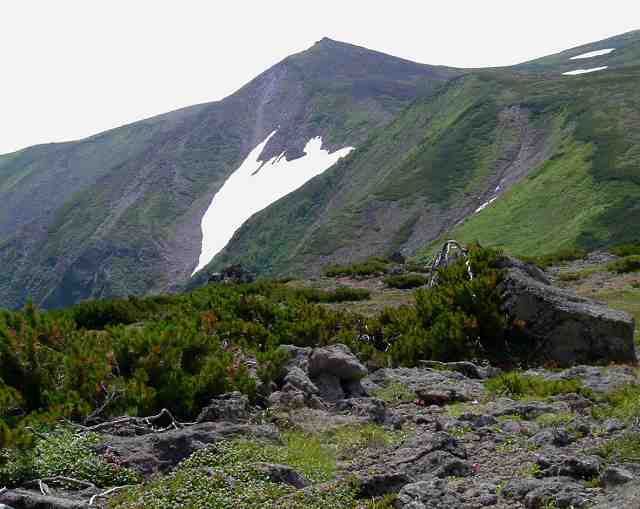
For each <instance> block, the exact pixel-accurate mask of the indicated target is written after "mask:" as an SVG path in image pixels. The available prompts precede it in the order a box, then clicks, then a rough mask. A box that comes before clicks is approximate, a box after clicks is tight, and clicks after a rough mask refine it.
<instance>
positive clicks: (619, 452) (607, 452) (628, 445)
mask: <svg viewBox="0 0 640 509" xmlns="http://www.w3.org/2000/svg"><path fill="white" fill-rule="evenodd" d="M592 452H593V454H597V455H598V456H600V457H602V458H603V459H604V460H605V461H607V462H628V461H631V462H634V463H635V462H640V433H637V432H628V433H625V434H624V435H622V436H621V437H618V438H614V439H613V440H608V441H607V442H604V443H603V444H602V445H600V446H599V447H597V448H595V449H593V450H592Z"/></svg>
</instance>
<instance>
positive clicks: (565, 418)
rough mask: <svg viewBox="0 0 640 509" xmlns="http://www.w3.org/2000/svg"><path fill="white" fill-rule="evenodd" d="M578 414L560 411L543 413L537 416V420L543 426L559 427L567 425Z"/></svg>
mask: <svg viewBox="0 0 640 509" xmlns="http://www.w3.org/2000/svg"><path fill="white" fill-rule="evenodd" d="M575 417H576V414H574V413H572V412H558V413H556V414H542V415H539V416H538V417H536V419H535V421H536V423H538V424H539V425H540V426H542V427H543V428H557V427H558V426H566V425H567V424H569V423H570V422H571V421H573V419H575Z"/></svg>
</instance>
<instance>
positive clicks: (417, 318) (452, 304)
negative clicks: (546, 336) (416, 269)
mask: <svg viewBox="0 0 640 509" xmlns="http://www.w3.org/2000/svg"><path fill="white" fill-rule="evenodd" d="M500 256H501V254H500V252H498V251H494V250H490V249H483V248H480V247H479V246H471V248H470V260H471V267H472V270H473V273H474V278H473V279H472V280H470V279H469V277H468V274H467V269H466V266H465V264H464V262H463V261H462V260H460V261H459V262H458V263H455V264H453V265H451V266H450V267H448V268H446V269H442V270H440V272H439V284H438V285H437V286H436V287H435V288H432V289H419V290H417V291H416V293H415V295H416V305H415V307H407V308H404V309H400V310H394V311H386V312H384V313H383V314H382V315H381V316H380V317H379V318H378V328H379V329H380V333H379V334H378V336H380V337H383V338H385V341H388V342H391V343H392V346H391V348H390V354H391V356H392V358H393V360H394V362H396V363H397V364H403V365H415V364H417V362H418V361H419V360H421V359H436V360H443V361H454V360H463V359H474V358H488V359H491V360H492V361H494V362H503V361H506V360H507V359H512V358H513V357H514V356H515V355H517V354H518V349H519V348H522V338H521V335H520V334H519V331H518V328H517V327H516V326H515V324H513V323H510V322H509V321H508V320H507V317H506V316H505V315H504V313H503V312H502V298H501V295H500V292H499V290H498V284H499V283H500V280H501V277H502V272H501V271H500V270H499V269H497V268H496V267H497V265H498V264H497V262H498V260H499V258H500ZM394 338H397V339H395V340H394Z"/></svg>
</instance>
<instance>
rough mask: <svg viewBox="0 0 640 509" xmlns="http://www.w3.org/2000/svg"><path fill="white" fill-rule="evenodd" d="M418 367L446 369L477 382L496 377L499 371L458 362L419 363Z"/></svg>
mask: <svg viewBox="0 0 640 509" xmlns="http://www.w3.org/2000/svg"><path fill="white" fill-rule="evenodd" d="M420 366H423V367H425V368H434V369H446V370H450V371H457V372H458V373H462V374H463V375H464V376H466V377H468V378H475V379H478V380H485V379H487V378H492V377H494V376H498V375H499V374H500V373H501V370H500V369H498V368H494V367H492V366H485V367H482V366H478V365H477V364H474V363H473V362H468V361H460V362H440V361H420Z"/></svg>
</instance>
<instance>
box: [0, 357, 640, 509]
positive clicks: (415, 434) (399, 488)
mask: <svg viewBox="0 0 640 509" xmlns="http://www.w3.org/2000/svg"><path fill="white" fill-rule="evenodd" d="M286 348H288V350H289V351H290V353H291V354H292V360H291V361H290V363H289V365H288V366H287V374H286V376H285V379H284V381H283V385H282V386H280V387H277V388H276V389H277V390H276V391H275V392H274V393H273V394H272V395H271V397H270V403H271V406H270V407H269V410H268V411H267V412H265V411H262V410H258V409H252V408H250V407H249V405H248V402H247V400H246V398H245V397H244V396H242V395H240V394H239V393H232V394H228V395H225V396H223V397H221V398H217V399H215V400H213V401H212V402H211V405H210V406H208V407H207V408H205V409H204V410H203V412H202V413H201V415H200V416H199V418H198V422H197V423H193V424H188V425H182V424H178V423H175V422H171V419H169V421H168V425H167V426H168V427H170V428H171V429H168V430H164V431H161V432H158V427H161V423H160V422H157V423H153V424H155V427H154V426H151V425H149V424H150V423H146V424H147V425H145V423H143V422H138V421H135V422H134V421H125V422H114V423H106V424H105V425H102V426H101V427H100V430H99V431H100V433H101V437H102V438H101V441H100V443H99V444H98V445H96V448H95V451H96V452H97V454H100V455H108V457H109V458H111V461H113V462H116V463H117V464H118V465H122V466H124V467H128V468H130V469H133V470H135V471H136V472H138V473H140V474H141V478H142V479H146V480H147V481H149V480H152V481H150V482H151V484H150V485H149V486H152V484H153V482H156V483H158V478H159V477H158V476H159V475H164V476H166V478H171V476H172V475H173V474H170V472H172V470H173V469H175V468H176V466H178V465H179V464H180V462H183V461H184V460H185V459H187V458H189V456H191V455H192V454H194V453H196V454H200V455H201V454H203V451H204V452H206V451H212V452H214V453H215V454H219V453H221V452H220V451H221V450H224V446H223V447H222V449H220V446H221V445H222V444H228V443H233V442H234V441H236V440H241V441H242V440H248V441H252V442H255V443H265V444H282V443H284V442H285V438H284V437H285V434H286V433H291V432H292V431H294V430H295V431H296V432H299V433H302V434H303V436H306V437H308V440H309V441H310V442H311V441H312V440H313V439H314V437H323V436H326V437H328V436H330V434H331V433H332V432H334V433H335V432H336V431H337V430H341V429H345V428H349V429H352V430H354V429H358V427H360V429H363V427H365V428H366V429H367V430H368V431H367V433H368V435H367V434H364V435H362V436H364V437H365V439H362V436H360V438H359V439H358V440H356V441H355V442H354V444H352V447H351V449H350V450H349V453H348V454H347V455H343V456H342V457H338V461H337V464H336V468H335V472H334V475H333V477H334V478H333V479H329V480H324V481H323V482H316V483H314V482H313V479H309V478H308V477H307V476H306V475H305V473H304V472H301V471H297V470H296V468H295V466H292V465H287V464H273V463H267V462H264V461H262V458H259V457H256V458H255V461H254V459H253V458H251V457H248V458H245V459H244V460H243V461H244V465H246V466H247V467H246V468H255V471H256V472H261V473H262V474H264V476H266V477H265V479H267V480H268V482H269V483H273V484H284V485H286V486H287V490H285V491H284V492H283V494H282V497H283V498H282V499H279V498H278V497H277V496H276V497H275V498H274V499H273V500H269V501H267V500H265V501H264V505H262V506H263V507H304V506H288V505H286V504H287V500H290V499H291V497H292V494H295V493H296V492H300V493H304V492H305V491H308V492H311V491H310V490H320V491H321V492H322V491H324V492H329V493H331V492H333V491H337V490H338V489H339V488H338V487H337V486H338V485H339V484H340V482H341V480H342V482H349V483H350V485H352V486H355V487H356V488H355V491H356V492H357V493H356V497H355V499H356V500H361V501H362V504H363V505H361V507H394V508H397V509H409V508H411V509H423V508H445V507H446V508H461V509H462V508H468V509H472V508H480V507H495V508H521V507H522V508H529V509H531V508H554V507H575V508H582V507H595V508H599V509H605V508H609V509H613V508H620V509H622V508H633V507H640V482H639V481H640V427H639V423H638V420H637V418H633V417H631V418H630V416H633V412H634V411H637V410H638V407H639V406H640V402H638V400H637V397H638V394H640V391H637V390H636V391H635V393H633V394H632V395H631V396H630V398H628V399H624V398H623V399H624V403H623V404H620V401H622V399H619V398H618V399H616V398H615V397H612V395H616V394H617V395H620V394H621V391H623V392H624V391H627V392H628V391H629V390H630V388H633V387H634V386H635V384H638V383H639V381H638V371H637V370H636V369H635V368H633V367H625V366H611V367H592V366H577V367H573V368H570V369H566V370H542V369H541V370H535V371H529V372H525V373H523V374H521V375H518V377H520V378H518V379H523V378H524V379H529V380H535V381H536V387H538V388H539V389H540V394H544V391H545V390H547V391H548V392H549V393H550V395H548V396H540V395H535V394H531V393H527V391H526V390H524V393H523V392H522V391H520V392H519V390H518V388H517V387H512V388H511V392H509V385H508V383H507V384H504V383H503V384H502V385H500V384H498V383H497V382H496V381H500V380H502V381H503V382H504V381H505V380H509V377H508V376H506V377H505V376H503V377H502V378H500V376H499V374H498V372H497V370H496V369H494V368H490V367H482V366H477V365H475V364H472V363H466V362H463V363H451V364H440V363H426V365H425V366H422V367H417V368H398V369H385V368H382V369H376V370H375V371H371V372H369V370H368V369H367V368H366V367H365V366H363V365H362V364H361V363H360V362H359V361H358V359H357V358H356V357H355V356H353V355H352V354H351V353H350V352H349V350H348V349H347V348H346V347H343V346H342V345H334V346H331V347H327V348H318V349H315V350H312V349H303V348H296V347H286ZM496 376H497V378H496ZM514 380H515V378H514ZM625 388H626V389H625ZM536 390H538V389H536ZM629 394H631V393H629ZM634 398H635V399H634ZM632 407H633V408H632ZM171 424H173V426H171ZM303 449H304V448H303ZM303 454H304V450H303ZM187 461H189V460H187ZM198 472H199V474H198V475H202V473H203V472H204V475H205V478H206V477H207V476H215V475H216V473H215V471H214V469H211V468H207V467H205V466H202V465H200V466H199V467H198ZM240 477H241V476H240ZM240 477H239V478H238V479H235V480H234V478H233V475H232V474H231V475H230V474H227V478H225V481H224V482H225V483H228V484H229V486H233V485H234V484H235V483H241V482H242V480H241V479H240ZM311 477H313V476H311ZM153 479H155V481H153ZM175 479H176V478H175V477H174V481H173V482H174V483H175V482H177V481H175ZM160 482H162V481H160ZM68 488H69V486H67V487H66V488H65V487H64V486H62V487H60V488H58V487H54V486H53V484H51V486H47V489H48V491H47V493H48V494H42V493H40V490H38V489H37V487H34V488H33V489H30V490H27V489H18V490H12V491H7V492H5V493H3V494H2V496H1V498H0V500H1V501H2V502H4V503H5V504H8V505H9V506H11V507H15V508H21V507H25V508H27V507H33V508H40V507H60V508H75V507H87V506H88V505H89V503H88V501H89V500H91V497H92V496H93V495H96V494H98V493H100V492H101V491H103V490H97V489H96V488H95V487H93V486H80V487H75V489H74V490H69V489H68ZM78 488H81V489H78ZM174 488H175V486H174ZM176 489H178V490H179V489H182V488H176ZM194 489H195V488H194ZM129 490H130V493H129V494H127V493H126V490H121V492H120V494H118V493H117V492H114V494H113V496H114V497H115V498H111V499H109V495H107V496H105V497H102V498H95V499H93V500H92V503H91V505H92V506H100V505H102V506H106V505H108V504H110V505H111V506H116V507H181V506H182V507H206V505H205V506H201V505H190V503H189V501H188V500H189V490H187V492H186V493H185V494H184V497H186V498H184V504H183V505H181V504H180V502H179V500H180V498H178V503H177V504H176V505H171V504H168V503H166V505H165V504H161V505H156V503H157V502H158V499H157V497H158V496H159V495H158V491H157V486H156V488H152V487H149V488H146V489H145V488H144V487H143V488H136V487H133V488H129ZM146 490H148V491H146ZM154 490H155V491H154ZM162 493H165V494H166V493H168V492H167V491H166V490H165V491H164V492H162ZM390 494H391V495H395V496H393V497H387V498H386V499H385V500H386V501H387V502H385V503H388V504H389V505H384V506H383V505H379V506H375V505H364V504H365V503H367V500H371V499H373V498H374V497H381V496H383V495H390ZM357 503H358V502H356V504H357ZM252 504H253V505H246V506H244V505H238V507H260V506H261V504H260V503H257V504H256V502H255V501H254V502H252ZM270 504H272V505H270ZM332 504H339V502H336V501H333V502H332V501H331V500H329V502H327V505H321V506H314V505H311V506H310V507H349V506H342V505H332ZM211 507H217V506H216V505H211ZM220 507H224V506H220ZM352 507H358V505H356V506H352Z"/></svg>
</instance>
